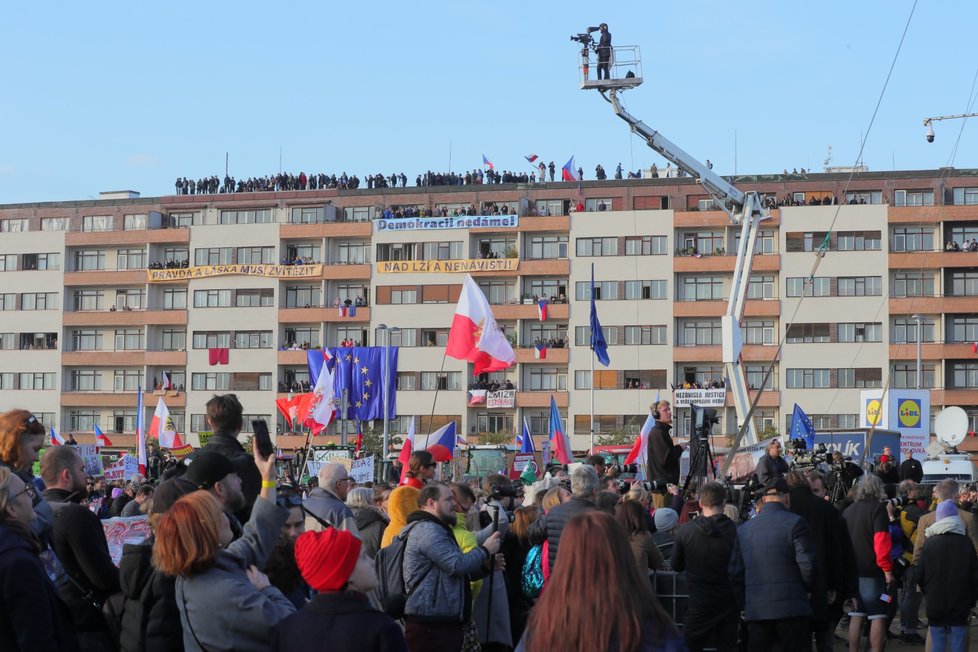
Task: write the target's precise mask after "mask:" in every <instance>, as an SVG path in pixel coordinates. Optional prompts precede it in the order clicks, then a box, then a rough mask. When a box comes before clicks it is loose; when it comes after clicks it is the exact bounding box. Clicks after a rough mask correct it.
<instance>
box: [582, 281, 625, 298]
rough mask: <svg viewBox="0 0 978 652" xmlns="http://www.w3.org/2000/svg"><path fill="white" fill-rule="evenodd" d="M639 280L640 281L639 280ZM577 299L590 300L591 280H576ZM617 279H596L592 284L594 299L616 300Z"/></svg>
mask: <svg viewBox="0 0 978 652" xmlns="http://www.w3.org/2000/svg"><path fill="white" fill-rule="evenodd" d="M639 282H641V281H639ZM575 289H576V292H577V300H578V301H590V300H591V282H590V281H578V282H577V284H576V286H575ZM618 298H619V297H618V281H597V282H595V284H594V300H595V301H617V300H618Z"/></svg>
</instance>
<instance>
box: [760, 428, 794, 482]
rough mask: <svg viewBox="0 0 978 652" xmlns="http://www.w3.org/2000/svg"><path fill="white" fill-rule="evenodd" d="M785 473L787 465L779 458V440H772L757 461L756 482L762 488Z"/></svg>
mask: <svg viewBox="0 0 978 652" xmlns="http://www.w3.org/2000/svg"><path fill="white" fill-rule="evenodd" d="M787 472H788V463H787V462H785V461H784V458H783V457H781V440H780V439H772V440H771V443H770V444H768V445H767V450H766V451H765V452H764V455H762V456H761V459H759V460H758V461H757V481H758V482H759V483H761V486H762V487H764V486H767V485H768V484H769V483H771V482H773V481H774V480H779V479H781V478H783V477H784V474H785V473H787Z"/></svg>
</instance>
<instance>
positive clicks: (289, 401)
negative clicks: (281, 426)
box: [275, 394, 301, 428]
mask: <svg viewBox="0 0 978 652" xmlns="http://www.w3.org/2000/svg"><path fill="white" fill-rule="evenodd" d="M300 400H301V394H296V395H295V396H293V397H292V398H277V399H275V407H277V408H278V411H279V412H281V413H282V417H283V418H284V419H285V424H286V425H287V426H288V427H289V428H293V427H294V425H293V424H294V423H295V420H296V416H297V410H298V407H299V401H300Z"/></svg>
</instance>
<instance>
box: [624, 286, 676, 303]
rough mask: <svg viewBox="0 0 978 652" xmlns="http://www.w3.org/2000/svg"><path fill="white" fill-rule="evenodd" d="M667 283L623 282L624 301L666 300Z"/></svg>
mask: <svg viewBox="0 0 978 652" xmlns="http://www.w3.org/2000/svg"><path fill="white" fill-rule="evenodd" d="M668 292H669V284H668V282H667V281H625V300H626V301H627V300H644V299H668V298H669V297H668Z"/></svg>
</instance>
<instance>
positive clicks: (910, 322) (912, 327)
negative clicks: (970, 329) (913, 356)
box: [891, 318, 975, 344]
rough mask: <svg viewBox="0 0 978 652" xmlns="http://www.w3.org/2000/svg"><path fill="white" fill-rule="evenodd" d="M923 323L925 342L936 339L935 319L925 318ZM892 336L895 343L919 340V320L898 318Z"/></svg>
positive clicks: (894, 321)
mask: <svg viewBox="0 0 978 652" xmlns="http://www.w3.org/2000/svg"><path fill="white" fill-rule="evenodd" d="M921 325H922V326H923V330H924V340H923V341H924V342H933V341H934V332H935V329H934V321H933V320H932V319H930V320H928V319H923V320H922V321H921ZM891 338H892V341H893V343H894V344H908V343H915V342H916V341H917V320H916V319H908V318H896V319H894V320H893V332H892V334H891ZM965 341H967V342H973V341H975V340H965Z"/></svg>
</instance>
